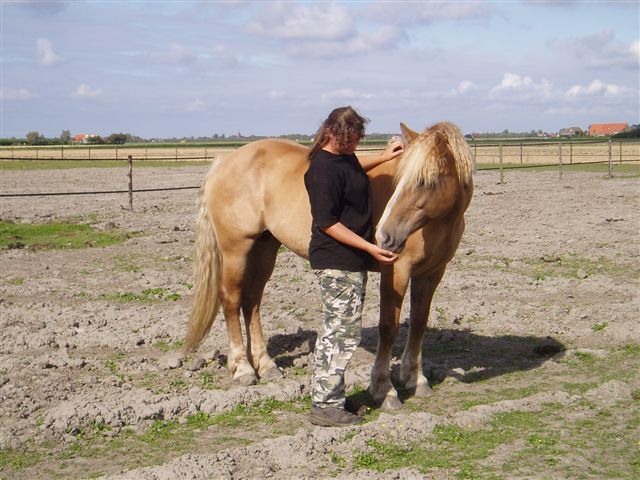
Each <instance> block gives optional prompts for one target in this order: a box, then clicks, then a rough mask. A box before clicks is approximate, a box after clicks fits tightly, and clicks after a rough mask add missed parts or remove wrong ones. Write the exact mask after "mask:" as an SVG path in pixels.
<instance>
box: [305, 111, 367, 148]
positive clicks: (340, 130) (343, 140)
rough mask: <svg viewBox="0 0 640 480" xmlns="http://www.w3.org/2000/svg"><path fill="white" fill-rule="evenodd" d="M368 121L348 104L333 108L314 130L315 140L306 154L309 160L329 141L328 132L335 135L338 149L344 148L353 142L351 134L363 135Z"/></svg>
mask: <svg viewBox="0 0 640 480" xmlns="http://www.w3.org/2000/svg"><path fill="white" fill-rule="evenodd" d="M368 122H369V120H368V119H366V118H364V117H361V116H360V115H359V114H358V112H356V111H355V110H354V109H353V108H352V107H350V106H347V107H338V108H335V109H334V110H332V111H331V113H330V114H329V116H328V117H327V119H326V120H325V121H324V122H322V125H320V128H319V129H318V131H317V132H316V136H315V141H314V142H313V146H312V147H311V150H310V151H309V154H308V158H309V160H311V159H312V158H313V156H314V155H315V154H316V153H318V152H319V151H320V150H322V147H324V146H325V145H326V144H327V142H329V133H331V134H332V135H333V136H334V137H335V139H336V141H337V143H338V145H339V147H340V149H343V148H344V149H346V148H345V147H346V146H348V145H350V144H351V143H352V142H353V134H356V135H358V138H362V137H364V129H365V125H366V124H367V123H368Z"/></svg>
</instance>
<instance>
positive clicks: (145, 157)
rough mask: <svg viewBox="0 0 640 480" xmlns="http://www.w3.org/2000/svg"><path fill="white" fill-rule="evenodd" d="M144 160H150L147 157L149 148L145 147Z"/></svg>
mask: <svg viewBox="0 0 640 480" xmlns="http://www.w3.org/2000/svg"><path fill="white" fill-rule="evenodd" d="M144 159H145V160H148V159H149V158H148V157H147V147H144Z"/></svg>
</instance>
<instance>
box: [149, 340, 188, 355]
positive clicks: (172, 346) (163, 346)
mask: <svg viewBox="0 0 640 480" xmlns="http://www.w3.org/2000/svg"><path fill="white" fill-rule="evenodd" d="M182 345H184V341H182V340H176V341H175V342H167V341H166V340H158V341H157V342H156V343H154V344H153V346H154V347H156V348H157V349H158V350H160V351H161V352H165V353H166V352H169V351H171V350H180V349H181V348H182Z"/></svg>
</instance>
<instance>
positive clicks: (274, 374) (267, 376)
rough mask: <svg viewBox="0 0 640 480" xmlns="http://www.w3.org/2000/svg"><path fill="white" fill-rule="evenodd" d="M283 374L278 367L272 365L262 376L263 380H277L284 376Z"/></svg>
mask: <svg viewBox="0 0 640 480" xmlns="http://www.w3.org/2000/svg"><path fill="white" fill-rule="evenodd" d="M283 376H284V375H282V372H281V371H280V369H279V368H278V367H271V368H269V369H267V370H266V371H265V372H264V373H263V374H262V375H260V378H261V379H262V380H277V379H278V378H282V377H283Z"/></svg>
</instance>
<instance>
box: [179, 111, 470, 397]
mask: <svg viewBox="0 0 640 480" xmlns="http://www.w3.org/2000/svg"><path fill="white" fill-rule="evenodd" d="M400 126H401V128H402V132H403V135H404V142H405V151H404V153H403V155H402V156H401V157H400V158H399V159H396V160H392V161H389V162H386V163H384V164H381V165H379V166H378V167H376V168H374V169H373V170H371V171H370V172H369V176H370V178H371V185H372V195H373V215H374V223H375V224H376V225H377V232H376V240H377V242H378V243H379V245H380V246H382V247H384V248H387V249H389V250H392V251H395V252H402V253H401V254H400V255H399V258H398V261H397V262H396V263H395V264H394V265H392V266H383V267H382V268H381V282H380V324H379V342H378V351H377V355H376V359H375V363H374V366H373V369H372V373H371V385H370V387H369V392H370V394H371V396H372V397H373V399H374V401H376V402H380V403H382V406H383V408H396V407H399V406H400V405H401V403H400V400H399V399H398V395H397V392H396V390H395V389H394V387H393V385H392V383H391V378H390V361H391V351H392V348H393V344H394V342H395V339H396V335H397V333H398V324H399V317H400V310H401V307H402V302H403V299H404V296H405V293H406V291H407V288H408V286H409V281H411V309H410V329H409V335H408V338H407V345H406V347H405V350H404V354H403V356H402V361H401V366H400V376H399V381H400V382H401V383H402V384H403V385H404V386H405V387H406V388H407V389H409V390H412V391H415V395H416V396H426V395H429V394H431V393H432V391H431V388H430V387H429V384H428V382H427V379H426V378H425V376H424V374H423V373H422V341H423V337H424V333H425V329H426V325H427V319H428V315H429V309H430V305H431V300H432V298H433V294H434V291H435V289H436V287H437V286H438V284H439V283H440V280H441V279H442V276H443V275H444V272H445V268H446V266H447V263H448V262H449V261H450V260H451V258H453V255H454V253H455V251H456V249H457V248H458V244H459V242H460V238H461V236H462V233H463V231H464V212H465V210H466V209H467V207H468V205H469V202H470V201H471V196H472V194H473V183H472V177H471V172H472V163H473V160H472V155H471V152H470V150H469V147H468V145H467V143H466V141H465V140H464V138H463V136H462V134H461V132H460V130H459V129H458V128H457V127H456V126H455V125H453V124H450V123H446V122H442V123H438V124H436V125H433V126H432V127H430V128H428V129H426V130H425V131H424V132H422V133H420V134H419V133H417V132H414V131H412V130H410V129H408V128H407V127H406V126H405V125H404V124H401V125H400ZM307 152H308V149H307V148H306V147H304V146H301V145H298V144H296V143H293V142H288V141H283V140H274V139H270V140H260V141H257V142H253V143H250V144H247V145H245V146H243V147H241V148H239V149H238V150H236V151H235V152H234V153H233V154H231V155H229V156H228V157H226V158H225V159H224V160H221V161H218V162H216V163H215V164H214V165H213V167H212V168H211V170H210V171H209V173H208V174H207V177H206V178H205V180H204V182H203V185H202V188H201V189H200V201H199V213H198V218H197V225H196V242H195V248H196V252H195V255H194V270H195V287H194V299H193V308H192V312H191V318H190V320H189V325H188V331H187V336H186V340H185V350H186V352H187V353H189V352H191V351H193V350H195V348H197V346H198V345H199V344H200V342H201V341H202V339H203V338H204V337H205V335H206V334H207V333H208V332H209V329H210V328H211V325H212V323H213V321H214V319H215V317H216V314H217V311H218V308H219V304H222V309H223V313H224V318H225V322H226V325H227V332H228V335H229V355H228V367H229V369H230V370H231V373H232V374H233V378H234V380H237V381H238V382H240V383H241V384H244V385H250V384H253V383H255V382H256V380H257V378H258V377H260V378H263V379H268V378H275V377H280V376H282V373H281V372H280V370H279V369H278V367H277V366H276V364H275V363H274V361H273V359H271V357H270V356H269V355H268V353H267V348H266V343H265V339H264V336H263V334H262V326H261V324H260V302H261V299H262V294H263V291H264V287H265V285H266V283H267V280H268V279H269V277H270V276H271V274H272V272H273V268H274V266H275V262H276V256H277V253H278V248H279V247H280V245H281V244H284V245H285V246H287V247H288V248H289V249H290V250H292V251H293V252H295V253H296V254H298V255H300V256H302V257H304V258H308V252H307V249H308V245H309V239H310V236H311V212H310V207H309V199H308V197H307V192H306V190H305V187H304V182H303V175H304V173H305V171H306V170H307V167H308V160H307V158H306V154H307ZM240 310H242V313H243V316H244V321H245V326H246V335H247V344H246V349H245V347H244V344H243V339H242V330H241V325H240Z"/></svg>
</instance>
